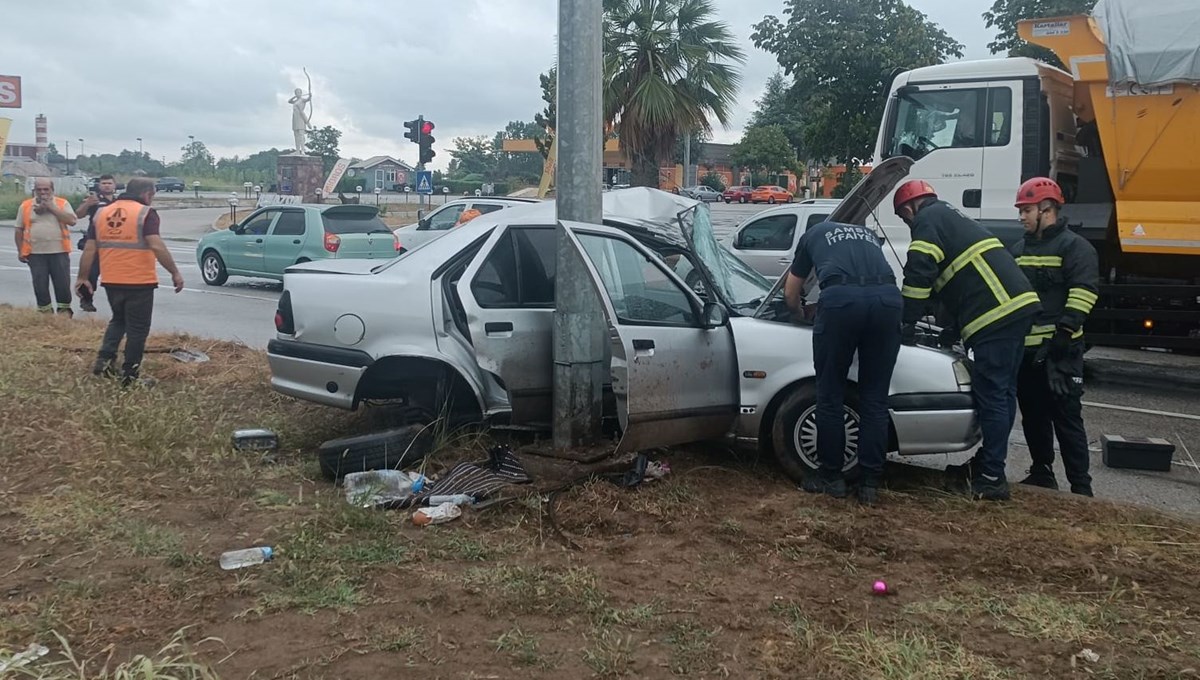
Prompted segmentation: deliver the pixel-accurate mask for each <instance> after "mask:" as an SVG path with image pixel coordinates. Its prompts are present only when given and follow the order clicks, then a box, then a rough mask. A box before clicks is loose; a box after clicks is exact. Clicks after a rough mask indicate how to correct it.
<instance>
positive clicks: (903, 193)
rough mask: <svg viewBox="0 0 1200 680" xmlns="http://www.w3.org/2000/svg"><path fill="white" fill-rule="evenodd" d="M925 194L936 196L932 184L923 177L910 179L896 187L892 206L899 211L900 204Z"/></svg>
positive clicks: (922, 196) (923, 196)
mask: <svg viewBox="0 0 1200 680" xmlns="http://www.w3.org/2000/svg"><path fill="white" fill-rule="evenodd" d="M926 196H930V197H933V198H937V191H934V189H933V185H932V184H930V183H929V182H926V181H925V180H923V179H910V180H909V181H907V182H905V183H904V184H901V185H900V188H899V189H896V195H895V196H893V197H892V207H893V208H895V209H896V210H897V211H899V210H900V206H902V205H904V204H905V203H908V202H909V201H913V200H916V199H918V198H925V197H926Z"/></svg>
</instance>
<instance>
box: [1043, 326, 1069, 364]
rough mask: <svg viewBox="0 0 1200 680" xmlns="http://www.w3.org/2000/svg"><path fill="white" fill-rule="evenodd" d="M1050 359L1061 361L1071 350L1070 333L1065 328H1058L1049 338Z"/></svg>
mask: <svg viewBox="0 0 1200 680" xmlns="http://www.w3.org/2000/svg"><path fill="white" fill-rule="evenodd" d="M1048 344H1049V345H1050V358H1052V359H1063V358H1065V357H1066V356H1067V352H1069V351H1070V349H1071V331H1070V329H1067V328H1059V329H1058V330H1057V331H1055V332H1054V336H1053V337H1051V338H1050V342H1049V343H1048Z"/></svg>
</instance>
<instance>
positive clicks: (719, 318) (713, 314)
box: [704, 302, 729, 328]
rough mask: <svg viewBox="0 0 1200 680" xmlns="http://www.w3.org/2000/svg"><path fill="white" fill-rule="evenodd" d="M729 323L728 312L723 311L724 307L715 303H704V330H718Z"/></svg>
mask: <svg viewBox="0 0 1200 680" xmlns="http://www.w3.org/2000/svg"><path fill="white" fill-rule="evenodd" d="M728 323H729V312H727V311H725V305H722V304H719V303H716V302H705V303H704V327H705V328H720V327H722V326H725V325H727V324H728Z"/></svg>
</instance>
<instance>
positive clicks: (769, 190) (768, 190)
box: [750, 185, 792, 203]
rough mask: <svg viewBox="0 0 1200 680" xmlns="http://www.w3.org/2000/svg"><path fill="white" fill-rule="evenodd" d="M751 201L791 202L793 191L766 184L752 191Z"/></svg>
mask: <svg viewBox="0 0 1200 680" xmlns="http://www.w3.org/2000/svg"><path fill="white" fill-rule="evenodd" d="M750 202H751V203H791V202H792V192H790V191H788V190H787V189H784V188H783V187H779V186H774V185H764V186H761V187H754V191H752V192H750Z"/></svg>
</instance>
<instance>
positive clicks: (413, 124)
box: [404, 118, 422, 144]
mask: <svg viewBox="0 0 1200 680" xmlns="http://www.w3.org/2000/svg"><path fill="white" fill-rule="evenodd" d="M421 122H422V121H421V119H420V118H418V119H416V120H408V121H405V122H404V127H406V128H408V132H405V133H404V138H405V139H407V140H409V141H411V142H412V143H413V144H420V143H421Z"/></svg>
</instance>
